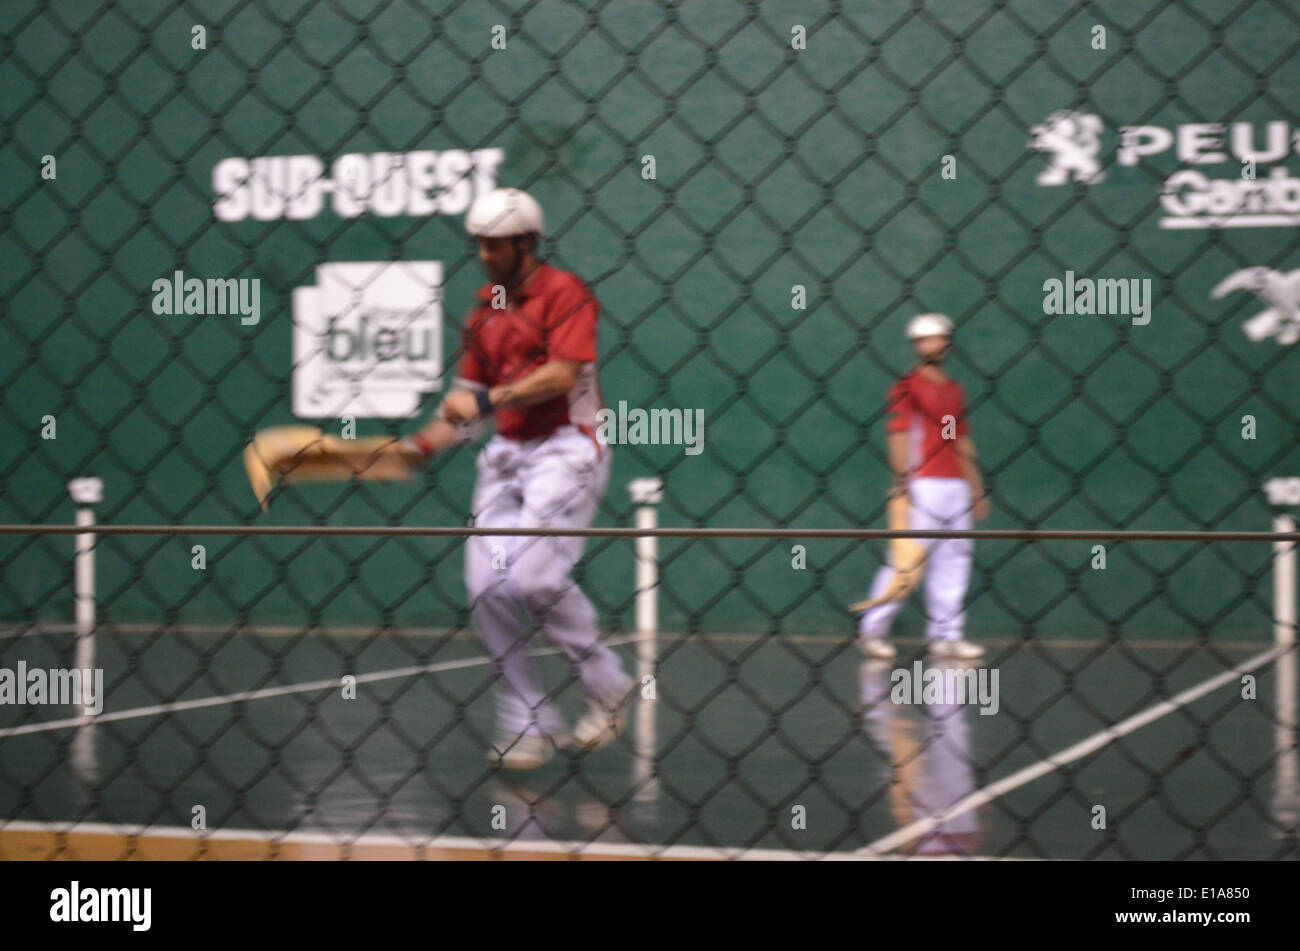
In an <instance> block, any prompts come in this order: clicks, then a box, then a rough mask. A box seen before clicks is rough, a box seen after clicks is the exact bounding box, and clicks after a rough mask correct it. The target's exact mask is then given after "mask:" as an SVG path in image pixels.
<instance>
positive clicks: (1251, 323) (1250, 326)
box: [1210, 267, 1300, 347]
mask: <svg viewBox="0 0 1300 951" xmlns="http://www.w3.org/2000/svg"><path fill="white" fill-rule="evenodd" d="M1233 291H1250V292H1252V293H1253V294H1254V295H1255V296H1256V297H1258V298H1259V299H1260V300H1262V301H1263V302H1264V303H1265V304H1268V305H1269V306H1268V309H1267V310H1265V311H1262V312H1261V313H1259V314H1256V315H1255V316H1254V317H1252V318H1250V320H1248V321H1246V323H1245V325H1244V326H1243V327H1242V329H1243V330H1244V331H1245V332H1246V336H1247V337H1249V338H1250V339H1251V340H1264V339H1266V338H1268V337H1274V338H1276V340H1277V342H1278V343H1280V344H1282V345H1284V346H1288V347H1289V346H1291V345H1292V344H1295V343H1300V270H1295V271H1292V272H1290V273H1289V274H1283V273H1282V272H1281V271H1274V270H1272V269H1270V268H1266V267H1248V268H1245V269H1244V270H1241V271H1236V272H1235V273H1233V274H1229V275H1228V276H1227V277H1225V278H1224V279H1223V280H1222V281H1220V282H1219V283H1218V284H1216V285H1215V287H1214V290H1212V291H1210V296H1211V297H1212V298H1214V299H1215V300H1218V299H1219V298H1221V297H1226V296H1227V295H1228V294H1230V293H1232V292H1233Z"/></svg>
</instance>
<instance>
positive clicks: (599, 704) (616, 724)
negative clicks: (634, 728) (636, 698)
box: [573, 684, 632, 752]
mask: <svg viewBox="0 0 1300 951" xmlns="http://www.w3.org/2000/svg"><path fill="white" fill-rule="evenodd" d="M631 690H632V688H631V685H630V684H629V686H628V693H627V694H625V695H623V696H622V697H619V698H617V699H613V700H588V701H587V712H586V713H584V714H583V715H582V719H580V720H579V721H578V723H577V725H576V726H574V728H573V745H574V746H576V747H578V749H580V750H586V751H587V752H591V751H592V750H598V749H600V748H601V747H603V746H608V745H609V744H610V743H612V742H614V737H616V736H618V735H619V734H620V733H622V732H623V730H624V729H625V728H626V727H627V710H628V706H629V704H630V703H631V700H632V697H631Z"/></svg>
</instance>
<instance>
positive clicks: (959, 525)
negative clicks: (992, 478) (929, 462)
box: [858, 478, 974, 640]
mask: <svg viewBox="0 0 1300 951" xmlns="http://www.w3.org/2000/svg"><path fill="white" fill-rule="evenodd" d="M908 494H909V495H910V496H911V501H912V504H911V509H910V516H909V517H910V521H909V526H910V527H911V528H916V529H921V530H930V529H957V530H960V529H967V528H970V527H971V525H972V524H974V519H973V518H972V516H971V497H970V485H969V483H967V482H966V480H965V479H927V478H921V479H912V480H911V481H910V482H909V483H908ZM920 541H921V544H922V545H923V546H924V547H925V550H926V557H925V616H926V628H925V636H926V637H927V638H930V639H931V640H934V639H936V638H943V639H948V640H958V639H960V638H961V636H962V632H963V630H964V629H965V626H966V612H965V610H964V609H963V606H962V605H963V602H964V601H965V600H966V587H967V585H968V584H969V583H970V567H971V558H972V555H973V553H974V544H973V543H972V542H971V541H970V539H968V538H923V539H920ZM891 561H892V559H891ZM893 580H894V568H893V565H892V563H890V564H886V565H885V567H883V568H881V569H880V571H878V572H877V573H876V579H875V581H874V582H873V583H872V585H871V594H870V595H869V597H872V598H876V597H879V596H880V595H882V594H884V593H885V592H886V591H887V590H888V589H889V585H890V583H891V582H892V581H893ZM902 607H903V602H902V601H893V602H891V603H889V604H882V605H880V606H878V607H874V608H872V609H871V610H870V611H868V612H867V613H866V614H864V615H863V616H862V620H861V621H859V622H858V633H859V634H861V635H863V636H865V637H885V636H887V635H888V634H889V628H890V626H891V625H892V624H893V623H894V618H895V617H896V616H897V615H898V612H899V611H900V610H901V609H902Z"/></svg>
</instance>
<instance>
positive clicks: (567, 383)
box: [406, 188, 633, 769]
mask: <svg viewBox="0 0 1300 951" xmlns="http://www.w3.org/2000/svg"><path fill="white" fill-rule="evenodd" d="M465 227H466V230H468V231H469V233H470V234H471V235H473V236H474V237H476V238H477V239H478V245H479V259H480V261H481V262H482V264H483V266H484V268H485V270H486V271H487V276H488V283H487V284H486V285H484V286H483V287H482V288H481V289H480V290H479V292H478V303H477V305H476V306H475V307H474V309H473V310H472V311H471V313H470V314H469V316H468V318H467V320H466V326H465V333H464V341H463V356H462V358H461V363H460V366H459V370H458V373H457V377H456V380H455V382H454V384H453V386H452V389H451V390H450V392H448V394H447V396H446V398H445V399H444V400H443V402H442V404H441V406H440V407H439V409H438V412H437V413H436V414H435V415H434V417H433V418H432V419H431V420H430V421H429V423H428V424H427V425H426V426H424V427H423V428H422V429H421V430H420V431H419V432H417V433H416V434H415V435H413V436H411V437H410V438H409V439H408V440H407V442H406V448H407V449H408V451H410V452H411V453H412V454H413V455H417V454H418V457H419V458H420V459H421V460H427V459H428V458H429V457H430V456H432V455H433V454H434V453H437V452H440V451H442V450H444V449H446V448H448V447H450V446H452V445H454V444H456V443H461V442H467V441H469V440H472V439H474V438H476V437H477V435H478V434H479V432H481V430H482V426H483V424H484V422H485V421H486V420H487V419H488V418H489V417H495V419H496V432H495V434H494V435H493V436H492V438H491V439H489V440H488V442H487V443H486V444H485V445H484V447H483V449H482V451H481V452H480V453H479V456H478V461H477V469H478V480H477V483H476V485H475V489H474V497H473V505H472V509H473V524H474V525H476V526H479V527H483V528H514V527H524V528H585V527H587V526H589V525H590V524H591V522H592V520H593V519H594V518H595V515H596V510H597V508H598V507H599V505H600V500H601V498H602V497H603V496H604V494H605V488H606V485H607V484H608V482H609V472H610V449H609V447H608V446H607V445H604V444H602V443H601V442H599V441H598V440H597V438H596V430H595V426H596V422H597V419H596V412H597V411H598V410H599V409H601V408H602V404H601V397H600V387H599V384H598V381H597V379H596V364H595V360H596V318H597V315H598V313H599V310H600V307H599V304H598V303H597V301H596V298H595V297H594V296H593V294H592V293H591V291H590V290H588V289H587V287H586V285H585V284H583V282H582V281H581V280H580V279H579V278H578V277H576V276H575V275H573V274H570V273H568V272H566V271H562V270H559V269H558V268H554V267H551V266H550V265H548V264H546V263H545V262H543V261H540V260H539V259H538V258H537V256H536V255H537V240H538V238H539V237H540V236H541V235H542V234H543V232H544V230H545V224H544V220H543V216H542V209H541V207H540V206H539V205H538V203H537V202H536V201H535V200H534V199H533V198H532V197H531V196H530V195H528V194H527V193H525V192H523V191H519V190H518V189H513V188H501V189H496V190H494V191H491V192H488V193H486V194H484V195H482V196H480V197H479V198H478V199H476V200H475V202H474V204H473V205H472V206H471V207H470V209H469V214H468V215H467V216H466V219H465ZM584 544H585V540H584V539H583V538H580V537H577V538H575V537H563V536H520V537H515V536H500V535H489V536H483V535H476V536H471V537H470V538H469V539H468V540H467V541H466V549H465V587H466V589H467V592H468V594H469V598H470V604H471V609H472V611H473V615H474V622H475V626H476V627H477V628H478V631H479V636H480V637H481V638H482V640H483V643H484V645H485V646H486V648H487V650H488V652H489V654H490V655H491V657H492V660H493V663H494V667H495V674H496V678H497V682H496V687H495V700H496V709H497V723H498V727H499V736H498V738H497V740H496V742H495V743H494V747H495V749H494V751H493V752H492V753H491V754H490V758H491V759H493V760H494V761H495V760H496V759H497V757H498V756H499V757H500V762H501V764H502V765H503V766H505V767H507V768H510V769H531V768H533V767H535V766H539V765H541V764H542V763H545V762H546V761H547V760H549V759H551V758H552V757H553V756H554V755H555V751H556V749H557V748H560V747H563V746H565V745H567V744H568V743H570V742H572V744H573V745H575V746H577V747H578V748H580V749H583V750H594V749H598V748H600V747H602V746H605V745H606V744H608V743H609V742H610V741H611V740H613V739H614V737H615V736H616V735H617V733H618V732H619V731H620V730H621V729H622V728H623V726H624V725H625V722H626V706H627V703H628V702H629V700H630V693H631V689H632V684H633V682H632V679H631V678H630V677H629V676H628V675H627V674H625V673H624V672H623V667H622V664H621V662H620V661H619V658H618V657H617V655H615V654H614V652H613V651H611V650H610V649H609V648H608V647H606V646H605V645H604V644H603V643H601V641H600V629H599V623H598V618H597V614H596V609H595V607H594V606H593V605H592V603H591V601H590V600H589V599H588V598H587V596H586V595H585V594H584V593H583V592H582V590H581V589H580V588H579V587H578V586H577V584H576V583H575V582H574V581H573V579H572V578H571V577H570V571H571V570H572V568H573V566H574V564H575V563H576V562H577V560H578V558H579V557H580V556H581V554H582V550H583V547H584ZM538 632H540V633H542V634H544V635H545V637H546V638H547V639H548V640H550V641H551V642H552V643H554V644H555V645H557V646H558V647H559V648H560V649H561V650H563V651H564V653H565V655H566V656H567V658H568V661H569V664H570V668H571V670H572V671H573V672H574V674H575V676H576V678H577V680H578V682H579V683H580V685H581V687H582V691H583V693H584V695H585V697H586V699H587V710H586V712H585V714H584V715H583V716H582V718H581V719H580V720H579V721H578V723H577V724H576V726H575V727H574V729H573V732H572V734H569V733H568V732H567V730H566V727H565V724H564V722H563V719H562V718H561V716H560V714H559V712H558V711H557V710H556V709H555V707H554V705H553V704H552V703H551V701H550V700H549V699H548V693H547V691H546V690H545V689H543V688H542V687H541V686H540V685H539V683H538V681H537V677H536V673H535V671H534V669H533V664H532V659H531V657H530V653H531V652H532V651H533V650H535V649H536V648H537V647H538V644H537V643H536V641H535V639H534V638H533V635H534V634H536V633H538Z"/></svg>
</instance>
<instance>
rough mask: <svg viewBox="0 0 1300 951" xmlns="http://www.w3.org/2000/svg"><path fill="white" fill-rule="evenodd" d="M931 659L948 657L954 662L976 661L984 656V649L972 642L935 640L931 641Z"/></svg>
mask: <svg viewBox="0 0 1300 951" xmlns="http://www.w3.org/2000/svg"><path fill="white" fill-rule="evenodd" d="M930 656H931V657H946V658H950V659H952V660H976V659H978V658H980V657H983V656H984V648H982V647H980V646H979V645H978V644H972V643H971V642H970V641H961V640H957V641H950V640H947V639H944V638H935V639H934V640H932V641H930Z"/></svg>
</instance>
